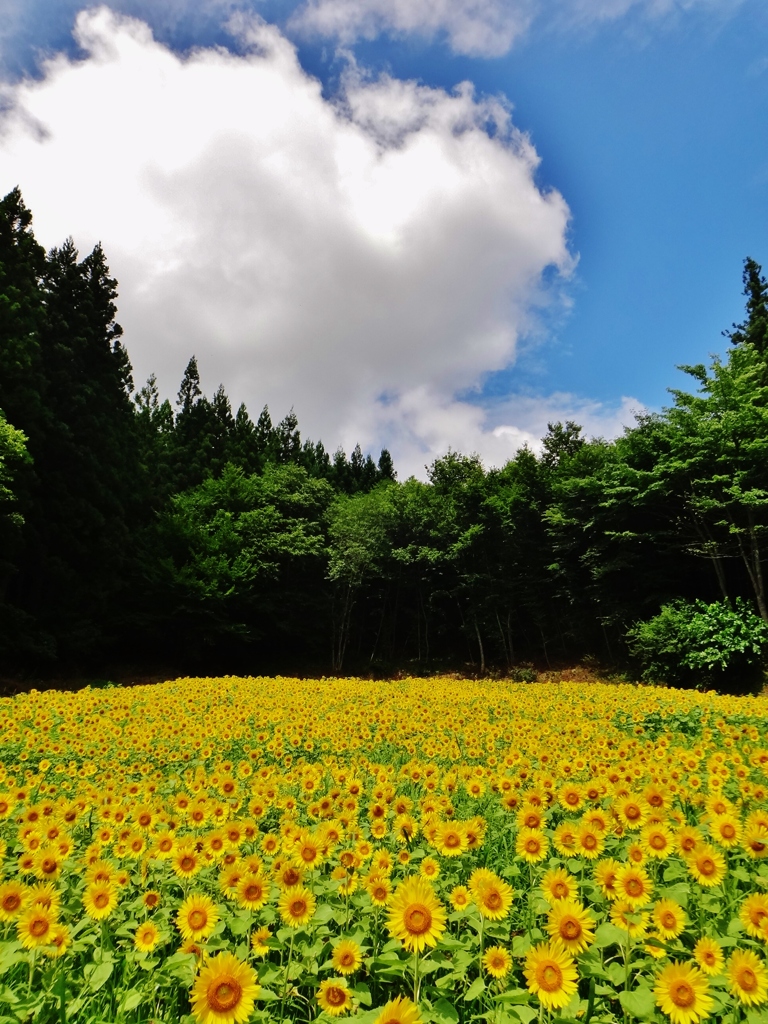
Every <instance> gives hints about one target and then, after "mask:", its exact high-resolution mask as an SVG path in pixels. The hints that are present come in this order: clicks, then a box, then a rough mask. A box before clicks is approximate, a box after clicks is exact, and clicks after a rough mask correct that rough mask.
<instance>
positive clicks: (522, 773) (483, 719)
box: [0, 678, 768, 1024]
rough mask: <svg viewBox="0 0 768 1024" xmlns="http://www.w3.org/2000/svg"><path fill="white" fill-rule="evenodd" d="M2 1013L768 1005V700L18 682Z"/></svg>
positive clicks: (259, 684) (425, 1012) (19, 1016)
mask: <svg viewBox="0 0 768 1024" xmlns="http://www.w3.org/2000/svg"><path fill="white" fill-rule="evenodd" d="M0 735H1V736H2V756H1V758H0V867H1V868H2V873H1V874H0V1024H11V1022H13V1024H17V1022H20V1021H35V1022H39V1024H49V1022H50V1024H54V1022H55V1024H64V1022H78V1024H80V1022H82V1024H139V1022H141V1024H150V1022H152V1024H179V1022H181V1024H242V1022H245V1021H252V1022H259V1024H281V1022H296V1024H303V1022H309V1021H314V1020H319V1021H321V1022H322V1021H325V1022H330V1021H332V1020H334V1019H337V1018H344V1019H345V1020H347V1021H354V1022H355V1024H419V1022H423V1024H429V1022H434V1024H458V1022H459V1021H462V1022H469V1021H487V1022H489V1024H531V1022H533V1021H539V1022H543V1021H546V1022H548V1024H553V1022H563V1024H565V1022H569V1024H618V1022H621V1024H630V1022H633V1021H636V1020H638V1021H655V1022H657V1024H665V1022H667V1021H671V1022H672V1024H698V1022H699V1021H701V1020H707V1019H711V1020H716V1021H721V1022H723V1024H737V1022H740V1021H746V1022H748V1024H768V967H766V947H767V946H768V699H766V698H765V697H738V698H737V697H722V696H718V695H715V694H700V693H695V692H688V691H675V690H668V689H663V688H655V687H654V688H652V687H642V686H631V685H604V684H599V683H589V684H585V683H568V682H562V683H545V684H542V683H535V684H514V683H508V682H488V681H486V682H468V681H465V680H457V679H451V678H441V679H429V680H417V679H406V680H401V681H393V682H370V681H362V680H356V679H327V680H326V679H323V680H299V679H288V678H275V679H267V678H248V679H238V678H221V679H179V680H176V681H173V682H167V683H164V684H161V685H154V686H136V687H125V688H121V687H105V688H100V689H91V688H86V689H83V690H80V691H78V692H71V693H60V692H51V691H49V692H45V693H41V692H36V691H32V692H31V693H28V694H25V695H23V696H18V697H14V698H7V699H3V700H1V701H0Z"/></svg>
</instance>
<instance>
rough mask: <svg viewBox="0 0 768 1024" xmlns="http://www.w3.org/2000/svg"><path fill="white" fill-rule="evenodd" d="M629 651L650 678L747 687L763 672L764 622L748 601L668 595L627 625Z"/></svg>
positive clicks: (767, 631)
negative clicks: (640, 619)
mask: <svg viewBox="0 0 768 1024" xmlns="http://www.w3.org/2000/svg"><path fill="white" fill-rule="evenodd" d="M627 642H628V644H629V649H630V651H631V652H632V654H633V655H634V656H635V657H636V658H637V659H638V660H639V661H640V663H641V665H642V667H643V671H644V675H645V677H646V678H647V679H649V680H651V681H653V682H666V683H672V684H677V685H686V686H695V687H697V688H698V689H701V688H703V687H706V686H714V687H716V688H718V689H733V688H736V689H749V688H751V687H752V686H753V685H754V683H755V681H756V680H757V679H758V677H760V676H761V674H762V673H761V663H762V660H763V655H764V654H765V652H766V649H768V625H767V624H766V623H765V622H764V621H763V620H762V619H761V618H760V616H759V615H756V614H755V612H754V611H753V610H752V608H751V607H750V605H749V604H748V603H747V602H746V601H743V600H742V599H741V598H738V597H737V598H736V601H735V602H734V604H733V605H730V604H728V603H726V602H725V601H715V602H714V603H713V604H706V603H705V602H704V601H693V602H690V601H683V600H676V601H671V602H670V603H669V604H665V605H664V606H663V607H662V609H661V611H660V612H659V614H658V615H656V616H654V618H652V619H649V620H648V621H647V622H636V623H635V624H634V625H633V626H632V627H631V628H630V629H629V630H628V631H627Z"/></svg>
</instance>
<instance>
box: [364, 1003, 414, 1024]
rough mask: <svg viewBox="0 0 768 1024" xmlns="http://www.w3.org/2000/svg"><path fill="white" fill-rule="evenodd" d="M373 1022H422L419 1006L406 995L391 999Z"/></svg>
mask: <svg viewBox="0 0 768 1024" xmlns="http://www.w3.org/2000/svg"><path fill="white" fill-rule="evenodd" d="M373 1024H422V1021H421V1014H420V1013H419V1008H418V1006H417V1005H416V1004H415V1003H413V1002H411V1000H410V999H408V998H407V997H406V996H398V997H397V998H396V999H390V1001H389V1002H388V1003H385V1004H384V1006H382V1008H381V1012H380V1013H379V1015H378V1017H377V1018H376V1019H375V1020H374V1022H373Z"/></svg>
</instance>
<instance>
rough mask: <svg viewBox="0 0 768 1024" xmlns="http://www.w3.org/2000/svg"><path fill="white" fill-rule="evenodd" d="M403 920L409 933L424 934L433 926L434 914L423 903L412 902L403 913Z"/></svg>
mask: <svg viewBox="0 0 768 1024" xmlns="http://www.w3.org/2000/svg"><path fill="white" fill-rule="evenodd" d="M403 922H404V924H405V930H406V931H407V932H408V934H409V935H423V934H424V933H425V932H428V931H429V929H430V928H431V927H432V914H431V913H430V910H429V907H425V906H424V904H423V903H412V904H411V905H410V906H409V907H408V908H407V909H406V911H405V913H404V914H403Z"/></svg>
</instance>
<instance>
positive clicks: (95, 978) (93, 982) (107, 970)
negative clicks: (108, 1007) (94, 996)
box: [85, 960, 115, 992]
mask: <svg viewBox="0 0 768 1024" xmlns="http://www.w3.org/2000/svg"><path fill="white" fill-rule="evenodd" d="M114 966H115V965H114V963H113V962H112V961H111V960H107V961H105V962H104V963H102V964H96V965H92V964H89V965H88V967H86V968H85V975H86V977H87V979H88V987H89V988H90V990H91V991H92V992H98V991H99V989H100V988H101V987H102V985H106V983H107V982H108V981H109V979H110V978H111V977H112V971H113V969H114ZM89 967H90V968H91V969H90V970H89V969H88V968H89Z"/></svg>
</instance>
